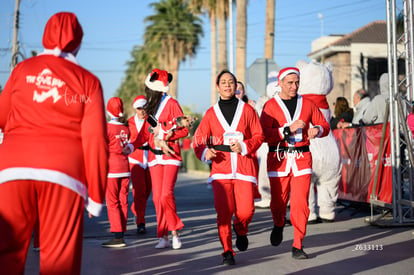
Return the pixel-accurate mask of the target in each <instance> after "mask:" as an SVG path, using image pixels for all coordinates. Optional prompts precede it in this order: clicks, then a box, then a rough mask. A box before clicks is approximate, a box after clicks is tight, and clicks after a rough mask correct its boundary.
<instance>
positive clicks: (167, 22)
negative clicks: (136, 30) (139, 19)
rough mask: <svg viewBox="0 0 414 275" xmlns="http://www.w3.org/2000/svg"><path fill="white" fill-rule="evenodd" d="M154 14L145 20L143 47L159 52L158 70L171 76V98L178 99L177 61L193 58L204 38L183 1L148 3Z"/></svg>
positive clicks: (199, 23)
mask: <svg viewBox="0 0 414 275" xmlns="http://www.w3.org/2000/svg"><path fill="white" fill-rule="evenodd" d="M150 6H152V7H153V8H154V9H155V14H153V15H150V16H148V17H146V18H145V22H146V23H148V24H149V25H148V26H147V28H146V30H145V35H144V37H145V44H146V47H150V48H152V49H157V50H158V63H159V64H160V65H161V68H160V69H164V70H167V71H169V72H170V73H172V75H173V76H174V80H173V81H172V83H171V84H170V92H169V94H170V96H172V97H174V98H176V97H177V82H178V81H177V80H178V70H179V65H180V62H182V61H185V60H186V58H187V57H193V56H194V55H195V54H196V50H197V48H198V46H199V44H200V38H201V36H202V35H203V30H202V26H201V19H200V18H199V17H198V16H197V15H195V14H193V13H192V12H191V11H190V9H189V7H188V2H187V1H184V0H161V1H159V2H157V3H152V4H150Z"/></svg>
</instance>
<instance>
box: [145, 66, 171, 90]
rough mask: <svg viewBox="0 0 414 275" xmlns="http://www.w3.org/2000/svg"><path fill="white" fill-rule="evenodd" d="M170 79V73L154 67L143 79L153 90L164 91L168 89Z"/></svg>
mask: <svg viewBox="0 0 414 275" xmlns="http://www.w3.org/2000/svg"><path fill="white" fill-rule="evenodd" d="M172 79H173V76H172V74H170V73H168V72H167V71H164V70H160V69H157V68H155V69H153V70H152V72H151V73H150V74H148V76H147V78H146V79H145V85H146V86H147V87H148V88H150V89H151V90H153V91H157V92H161V93H166V92H168V90H169V89H170V87H169V86H168V85H169V84H170V83H171V81H172Z"/></svg>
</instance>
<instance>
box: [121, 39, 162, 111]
mask: <svg viewBox="0 0 414 275" xmlns="http://www.w3.org/2000/svg"><path fill="white" fill-rule="evenodd" d="M131 57H132V59H131V61H129V62H128V63H127V65H128V68H127V71H126V77H125V79H124V80H123V82H122V84H121V86H120V88H119V89H118V90H117V92H116V96H118V97H120V98H122V99H123V101H124V107H127V106H131V104H132V102H133V100H134V99H135V97H136V96H137V95H144V94H145V92H144V91H145V84H144V81H145V78H146V76H147V74H148V72H150V71H151V70H152V69H153V68H154V67H158V53H157V52H156V51H154V49H153V48H149V47H146V46H136V47H134V49H133V50H132V53H131ZM125 110H126V113H127V114H128V115H131V114H132V113H133V110H132V109H130V108H125Z"/></svg>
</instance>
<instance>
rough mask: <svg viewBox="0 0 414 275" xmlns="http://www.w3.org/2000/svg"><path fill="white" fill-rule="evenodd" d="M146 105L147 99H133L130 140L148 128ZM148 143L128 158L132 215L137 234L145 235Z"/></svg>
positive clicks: (149, 191)
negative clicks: (134, 219)
mask: <svg viewBox="0 0 414 275" xmlns="http://www.w3.org/2000/svg"><path fill="white" fill-rule="evenodd" d="M145 104H147V98H146V97H145V96H143V95H139V96H137V97H136V98H135V99H134V102H133V103H132V107H133V108H134V110H135V112H136V114H135V115H134V116H132V117H130V118H129V119H128V127H129V131H130V133H131V138H130V139H131V140H135V139H136V138H137V136H138V135H140V134H141V132H142V134H141V135H144V134H143V132H144V131H148V127H149V126H150V125H149V124H148V123H147V122H146V120H145V119H146V117H147V115H146V112H145V109H144V106H145ZM148 149H149V146H148V143H145V144H144V145H143V146H141V147H138V148H136V149H135V150H134V152H132V153H131V154H130V155H129V157H128V160H129V169H130V171H131V181H132V195H133V202H132V206H131V210H132V213H134V215H135V216H136V224H137V233H138V234H144V233H146V231H147V230H146V228H145V211H146V208H147V200H148V197H149V195H150V194H151V175H150V172H149V169H148Z"/></svg>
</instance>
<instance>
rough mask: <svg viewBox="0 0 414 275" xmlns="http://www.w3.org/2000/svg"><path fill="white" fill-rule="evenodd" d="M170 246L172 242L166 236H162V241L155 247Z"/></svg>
mask: <svg viewBox="0 0 414 275" xmlns="http://www.w3.org/2000/svg"><path fill="white" fill-rule="evenodd" d="M168 247H170V242H169V241H168V239H166V238H160V241H159V242H158V244H157V245H156V246H155V248H157V249H161V248H168Z"/></svg>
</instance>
